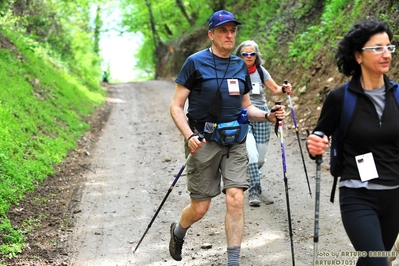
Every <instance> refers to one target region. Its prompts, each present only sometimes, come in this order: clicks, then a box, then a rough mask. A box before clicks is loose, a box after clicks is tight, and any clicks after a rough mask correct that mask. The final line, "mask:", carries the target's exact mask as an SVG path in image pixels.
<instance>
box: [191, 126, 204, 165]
mask: <svg viewBox="0 0 399 266" xmlns="http://www.w3.org/2000/svg"><path fill="white" fill-rule="evenodd" d="M204 138H205V137H204V135H203V134H201V133H198V140H199V142H201V141H202V140H203V139H204ZM193 154H194V152H193V151H191V152H190V154H189V155H188V156H189V157H187V159H186V161H188V159H189V158H190V157H191V155H193Z"/></svg>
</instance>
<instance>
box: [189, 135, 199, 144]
mask: <svg viewBox="0 0 399 266" xmlns="http://www.w3.org/2000/svg"><path fill="white" fill-rule="evenodd" d="M195 136H198V134H196V133H194V134H192V135H191V136H190V137H188V139H187V142H188V141H189V140H190V139H191V138H192V137H195Z"/></svg>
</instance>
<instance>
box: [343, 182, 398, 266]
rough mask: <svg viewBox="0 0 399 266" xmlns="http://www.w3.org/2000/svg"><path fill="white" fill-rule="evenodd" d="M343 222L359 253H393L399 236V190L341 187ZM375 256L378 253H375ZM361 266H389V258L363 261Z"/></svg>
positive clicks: (371, 257)
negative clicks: (392, 249) (391, 251)
mask: <svg viewBox="0 0 399 266" xmlns="http://www.w3.org/2000/svg"><path fill="white" fill-rule="evenodd" d="M339 194H340V195H339V200H340V207H341V218H342V222H343V224H344V227H345V230H346V233H347V234H348V237H349V239H350V241H351V242H352V245H353V247H354V248H355V250H356V251H365V252H367V254H370V255H373V253H370V251H390V250H391V248H392V246H393V244H394V243H395V240H396V237H397V235H398V232H399V188H397V189H392V190H368V189H365V188H346V187H341V188H340V193H339ZM374 255H375V253H374ZM356 265H357V266H360V265H361V266H388V261H387V257H381V256H376V257H373V256H370V257H369V256H367V257H359V259H358V261H357V264H356Z"/></svg>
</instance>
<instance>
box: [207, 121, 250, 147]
mask: <svg viewBox="0 0 399 266" xmlns="http://www.w3.org/2000/svg"><path fill="white" fill-rule="evenodd" d="M248 126H249V125H248V124H240V123H238V121H237V120H236V121H232V122H226V123H219V124H217V125H216V127H215V128H214V130H213V132H212V137H211V140H213V141H215V142H217V143H219V144H220V145H222V146H229V145H233V144H234V143H244V142H245V140H246V138H247V133H248Z"/></svg>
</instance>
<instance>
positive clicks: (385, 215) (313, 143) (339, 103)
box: [307, 20, 399, 266]
mask: <svg viewBox="0 0 399 266" xmlns="http://www.w3.org/2000/svg"><path fill="white" fill-rule="evenodd" d="M392 38H393V34H392V32H391V30H390V29H389V28H388V26H387V25H386V24H385V23H384V22H381V21H373V20H368V21H363V22H360V23H357V24H355V25H354V27H353V28H352V29H350V30H349V31H348V33H347V34H346V35H345V36H344V38H343V40H342V41H341V42H340V43H339V46H338V51H337V53H336V55H335V59H336V63H337V66H338V70H339V72H341V73H343V74H344V75H345V76H347V77H348V76H351V77H352V78H351V80H350V81H349V83H348V84H347V85H346V86H345V85H342V86H340V87H338V88H336V89H333V90H332V91H331V92H330V93H329V95H328V96H327V98H326V100H325V102H324V104H323V108H322V111H321V113H320V117H319V120H318V122H317V125H316V128H315V129H314V131H313V132H315V131H321V132H323V133H324V134H325V135H324V136H323V137H320V136H318V135H315V134H311V135H310V136H309V137H308V140H307V148H308V151H309V153H310V155H311V156H312V157H314V156H317V155H322V154H324V152H325V150H326V148H327V147H328V142H329V138H328V137H330V136H331V135H332V134H333V133H334V132H336V130H337V129H338V128H339V127H340V125H341V126H342V124H341V122H342V121H341V120H342V117H343V116H345V115H348V116H350V122H349V125H348V126H347V128H345V129H344V132H343V133H342V134H341V137H340V138H339V139H338V142H339V143H338V147H340V150H341V154H342V159H341V160H340V164H341V168H340V174H339V175H335V176H340V181H339V194H340V195H339V200H340V209H341V218H342V222H343V225H344V228H345V230H346V233H347V234H348V237H349V239H350V241H351V243H352V245H353V247H354V248H355V249H356V251H361V252H363V253H361V254H365V256H361V257H359V258H358V261H357V264H356V265H362V266H364V265H375V266H388V260H387V257H389V256H390V255H389V252H385V253H384V252H380V251H389V250H391V247H392V246H393V244H394V242H395V239H396V236H397V235H398V232H399V119H398V117H399V105H398V102H397V100H396V98H395V91H396V90H398V84H396V83H395V82H392V81H391V80H390V79H389V78H388V76H387V75H386V74H387V73H388V71H389V68H390V65H391V60H392V53H393V52H395V45H392V43H391V42H392ZM349 94H352V95H354V97H355V98H354V99H355V101H356V102H355V103H354V110H353V113H352V114H346V113H344V114H343V116H341V111H342V108H343V105H344V96H346V95H349ZM341 130H342V129H341ZM334 141H335V139H334ZM366 254H367V255H366Z"/></svg>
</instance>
